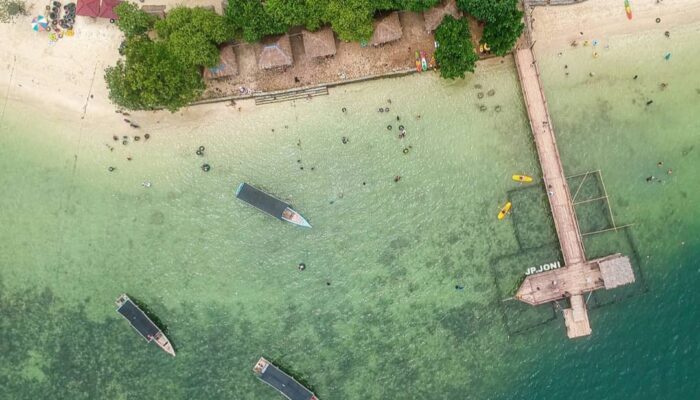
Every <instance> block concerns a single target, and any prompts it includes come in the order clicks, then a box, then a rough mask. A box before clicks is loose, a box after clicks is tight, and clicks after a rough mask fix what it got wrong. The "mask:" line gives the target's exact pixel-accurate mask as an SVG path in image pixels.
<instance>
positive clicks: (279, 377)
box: [253, 357, 318, 400]
mask: <svg viewBox="0 0 700 400" xmlns="http://www.w3.org/2000/svg"><path fill="white" fill-rule="evenodd" d="M253 372H254V373H255V376H257V377H258V379H260V380H261V381H263V382H265V383H267V384H268V385H270V386H272V387H273V388H275V389H277V390H278V391H279V392H280V393H281V394H282V395H283V396H284V397H286V398H288V399H289V400H318V397H316V395H315V394H314V393H313V392H312V391H310V390H309V389H307V388H306V387H304V385H302V384H301V383H299V382H297V381H296V380H294V378H292V377H291V376H289V375H287V374H285V373H284V372H283V371H282V370H280V369H279V368H277V367H276V366H274V365H273V364H272V363H271V362H269V361H267V360H266V359H265V358H263V357H260V359H259V360H258V362H257V363H256V364H255V367H253Z"/></svg>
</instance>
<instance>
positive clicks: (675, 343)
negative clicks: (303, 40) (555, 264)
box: [0, 29, 700, 399]
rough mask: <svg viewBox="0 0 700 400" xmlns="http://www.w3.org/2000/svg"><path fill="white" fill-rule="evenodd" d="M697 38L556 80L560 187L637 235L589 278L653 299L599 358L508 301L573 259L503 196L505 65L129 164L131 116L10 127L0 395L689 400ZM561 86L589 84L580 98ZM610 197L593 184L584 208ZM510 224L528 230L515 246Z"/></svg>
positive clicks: (2, 215) (601, 248)
mask: <svg viewBox="0 0 700 400" xmlns="http://www.w3.org/2000/svg"><path fill="white" fill-rule="evenodd" d="M650 35H651V34H650ZM683 35H686V36H683ZM693 37H695V38H696V37H697V31H693V30H692V29H688V30H687V31H685V32H679V33H675V32H674V45H675V46H677V47H676V48H674V50H673V52H674V57H673V58H672V61H671V62H663V59H661V60H660V61H659V62H658V63H657V62H644V63H642V62H640V63H634V64H633V65H631V63H630V61H629V60H630V59H631V57H630V54H633V53H634V54H636V53H637V52H639V51H645V52H648V53H649V54H647V55H645V56H648V57H649V58H648V59H650V60H651V59H654V58H653V57H654V54H653V52H654V49H655V48H656V51H657V52H658V51H659V50H658V49H659V48H662V47H663V46H665V43H664V42H662V41H661V40H662V39H663V40H665V38H663V37H662V36H661V38H654V37H649V38H645V40H644V41H643V43H645V46H646V47H645V48H644V49H643V50H640V49H639V45H636V43H638V41H640V40H641V38H619V39H617V40H616V41H614V42H611V46H610V49H609V51H608V52H606V53H604V54H602V56H601V57H599V58H597V59H595V63H597V64H594V63H593V62H594V61H592V60H593V59H592V58H591V57H590V54H588V53H586V51H588V50H585V49H579V50H576V51H566V52H564V53H563V55H562V56H561V57H558V56H557V55H556V54H550V55H543V59H542V61H541V62H540V64H541V68H542V71H543V80H544V84H545V91H546V94H547V96H548V100H549V102H550V106H551V112H552V115H553V119H554V124H555V126H556V127H557V132H558V135H559V143H560V146H561V152H562V156H563V158H564V164H565V169H566V171H567V173H569V174H571V175H575V174H579V173H583V172H586V171H589V170H600V171H601V175H602V177H603V179H604V182H605V187H606V189H607V192H608V193H609V195H610V206H611V208H612V210H613V213H614V218H615V222H616V224H617V225H626V224H634V225H632V226H631V227H629V228H624V229H622V230H619V231H617V232H615V231H613V232H609V233H602V234H595V235H590V236H587V239H586V243H585V244H586V251H587V255H588V256H589V257H595V256H597V255H606V254H610V253H612V252H617V251H622V252H624V253H625V254H629V255H631V256H632V257H633V261H634V262H635V268H636V269H637V271H638V277H639V279H638V281H637V283H635V284H634V285H632V286H630V287H626V288H620V289H618V290H616V291H615V292H611V293H601V294H596V295H595V296H594V297H592V298H591V299H590V302H589V305H591V308H592V310H591V313H590V314H591V324H592V327H593V335H592V336H591V337H589V338H585V339H581V340H577V341H570V340H568V339H566V335H565V328H564V326H563V321H562V319H561V316H560V314H559V313H557V312H556V311H555V310H554V309H553V308H552V307H549V306H545V307H538V308H531V307H528V306H525V305H521V304H519V303H515V302H514V301H508V300H507V298H508V297H510V295H511V294H512V289H513V288H515V287H516V286H517V283H518V280H519V279H520V278H521V277H522V275H523V273H524V272H525V270H526V269H527V268H528V267H531V266H537V265H539V264H542V263H544V262H550V261H553V260H556V259H557V258H559V252H558V249H557V245H556V236H555V235H554V232H553V228H552V222H551V219H550V218H549V216H548V213H547V205H546V194H544V192H543V190H542V188H541V187H540V186H539V185H532V186H529V187H526V186H519V185H517V184H515V183H514V182H512V181H511V179H510V175H511V174H513V173H516V172H525V173H531V174H532V175H534V176H538V167H537V162H536V155H535V151H534V148H533V145H532V142H531V139H530V133H529V128H528V125H527V120H526V116H525V110H524V106H523V104H522V100H521V96H520V92H519V87H518V85H517V80H516V75H515V71H514V67H513V65H512V62H511V61H510V60H506V61H505V63H503V64H499V63H495V64H493V65H481V66H480V69H479V71H478V72H477V74H476V75H475V76H473V77H471V78H470V79H469V80H467V81H464V82H455V83H446V82H442V81H440V80H439V79H438V78H437V77H435V76H432V75H420V76H411V77H405V78H400V79H389V80H382V81H374V82H367V83H363V84H357V85H352V86H345V87H340V88H337V89H334V90H331V93H330V96H326V97H319V98H314V99H312V100H310V101H301V102H296V103H280V104H275V105H270V106H260V107H254V106H252V105H251V104H247V103H243V104H242V105H241V107H242V109H241V111H237V110H236V109H235V108H227V107H225V106H220V107H219V108H216V107H214V108H212V109H203V110H204V111H197V112H196V113H195V112H186V113H185V114H184V115H172V116H167V117H163V118H162V119H163V121H161V123H156V121H155V120H154V119H155V118H154V117H151V118H146V117H144V122H143V123H142V126H143V128H142V131H140V134H143V133H144V132H149V133H150V134H151V139H150V140H148V141H145V140H143V139H141V140H140V141H139V142H134V141H133V140H132V141H130V142H129V143H128V144H127V145H121V144H120V143H119V142H114V141H112V135H114V134H116V135H118V136H121V135H123V134H127V135H130V136H133V135H134V131H132V130H129V128H128V127H123V126H122V123H120V118H121V117H120V116H118V115H116V114H115V115H114V116H110V117H109V118H113V119H114V122H108V123H105V124H102V125H99V127H98V128H92V126H98V125H97V124H98V122H97V121H96V119H97V118H95V120H91V118H90V117H88V119H87V121H86V122H85V123H84V124H83V123H81V122H80V121H79V120H78V118H79V117H75V118H74V117H72V116H71V115H67V116H64V117H62V118H52V119H49V118H46V119H43V120H38V119H37V118H35V116H36V113H37V110H36V109H32V108H31V107H29V106H27V105H23V104H18V103H13V102H11V103H10V104H9V105H8V109H7V112H6V114H5V118H4V120H3V121H2V125H1V126H0V134H1V135H0V168H1V169H2V171H3V174H1V175H0V184H2V186H3V187H4V188H6V189H5V190H4V191H3V194H2V195H1V196H0V210H1V211H0V224H1V225H2V227H3V229H2V230H0V246H1V247H0V250H1V251H0V265H2V270H1V272H0V278H1V285H0V315H1V317H0V326H1V327H2V330H1V331H2V339H3V340H1V341H0V371H1V372H0V387H2V388H3V393H9V394H10V397H9V398H13V399H15V398H16V399H23V398H61V399H63V398H65V399H68V398H70V399H81V398H85V399H95V398H183V399H185V398H186V399H199V398H201V399H212V398H227V399H230V398H234V399H274V398H278V395H277V394H276V393H274V391H272V389H270V388H269V387H267V386H266V385H264V384H262V383H260V382H259V381H257V380H256V379H255V378H254V377H253V375H252V371H251V369H252V366H253V364H254V362H255V361H256V360H257V358H258V357H260V356H261V355H264V356H265V357H267V358H268V359H271V360H273V361H274V362H276V363H278V364H279V365H281V366H282V367H283V368H285V369H286V370H287V371H289V372H290V373H292V374H293V375H294V376H295V377H297V378H299V379H300V380H301V381H303V382H305V383H307V384H308V385H310V387H311V388H312V389H313V390H314V391H315V392H316V393H317V394H318V395H319V397H320V398H322V399H357V398H367V399H403V398H417V399H421V398H436V397H437V398H449V399H469V398H471V399H485V398H502V399H519V398H552V399H555V398H562V397H565V396H567V397H575V398H607V399H617V398H620V399H622V398H625V399H626V398H629V397H634V398H649V399H656V398H692V397H693V396H694V395H695V394H696V393H698V391H700V388H699V387H698V382H700V379H698V375H697V374H698V373H697V368H694V362H695V360H696V359H697V357H698V355H699V354H698V353H699V351H698V350H699V349H698V341H697V338H696V337H695V336H694V335H693V333H694V330H693V328H695V327H696V326H697V325H698V321H699V320H700V318H699V316H698V311H697V307H696V304H697V301H698V295H697V292H696V291H695V290H694V289H695V286H696V283H697V281H698V274H699V273H700V270H698V264H697V261H696V260H697V259H698V248H700V246H699V245H700V243H698V232H700V222H698V221H700V219H699V218H698V217H699V215H698V210H697V208H696V207H695V208H693V207H692V204H694V202H696V201H697V199H698V197H699V196H700V184H698V181H697V179H694V178H693V173H692V172H693V167H696V166H697V165H698V163H699V161H700V160H699V157H700V156H699V155H698V154H700V147H697V148H696V146H700V143H698V131H699V130H700V129H698V128H700V126H699V125H698V119H697V118H695V117H694V116H695V115H697V111H699V110H698V104H700V102H699V101H698V100H700V94H698V93H696V91H695V89H694V88H695V87H697V88H700V81H698V79H700V78H698V77H697V76H693V75H692V74H690V71H694V70H698V67H700V59H699V58H697V54H700V51H698V50H700V48H699V47H700V45H698V44H697V43H700V42H698V41H697V40H696V41H695V42H696V43H693V41H692V40H690V39H692V38H693ZM635 57H636V55H635ZM661 58H662V57H661ZM562 63H571V65H577V66H579V67H577V68H579V69H580V70H577V71H576V72H575V73H574V71H573V69H574V68H573V67H571V66H570V67H569V68H570V69H572V71H571V73H570V75H569V76H568V77H567V76H566V75H564V74H563V72H562V71H563V69H562V68H563V66H562V65H561V64H562ZM589 63H590V66H589V65H588V64H589ZM592 68H595V70H594V71H595V72H596V75H595V77H594V78H591V77H590V76H589V75H588V72H591V71H589V69H592ZM662 68H664V69H663V70H662ZM659 71H663V74H660V72H659ZM635 74H638V75H639V76H640V77H639V79H638V80H636V81H635V80H632V79H631V77H630V75H632V76H633V75H635ZM662 75H663V76H662ZM652 77H654V78H652ZM657 77H658V79H656V78H657ZM657 80H660V81H662V82H667V83H668V84H669V85H668V87H667V88H666V89H665V90H664V91H660V90H659V88H658V84H659V83H660V82H657ZM477 85H480V87H476V86H477ZM490 89H494V90H495V94H494V95H493V96H489V95H488V91H489V90H490ZM480 92H482V93H484V96H483V98H481V99H479V93H480ZM647 97H653V99H654V103H653V104H652V106H653V107H647V106H645V105H644V103H643V101H642V100H644V99H646V98H647ZM389 100H391V102H390V103H389ZM632 100H636V103H632ZM480 105H485V106H486V107H487V109H486V111H480ZM497 105H498V106H500V107H499V110H500V111H496V106H497ZM343 107H345V108H346V109H347V112H345V113H343V112H342V111H341V109H342V108H343ZM379 107H382V108H384V107H388V108H390V111H389V112H384V113H379V112H378V111H377V109H378V108H379ZM397 116H399V117H400V119H401V120H400V121H396V117H397ZM108 121H109V120H108ZM91 124H94V125H91ZM399 124H401V125H404V126H405V127H406V130H407V132H408V133H407V136H406V137H405V138H403V139H399V138H398V137H397V134H398V125H399ZM387 125H391V126H392V129H391V130H388V129H387ZM273 130H274V131H273ZM660 131H663V134H660V133H659V132H660ZM343 137H346V138H347V143H345V144H344V143H343V140H342V138H343ZM199 145H204V146H206V151H205V156H204V157H201V158H200V157H198V156H197V155H195V154H194V153H195V150H196V148H197V147H198V146H199ZM108 146H112V147H113V150H112V151H110V150H109V147H108ZM404 149H408V154H404V153H403V151H404ZM127 157H132V158H133V159H132V161H127V159H126V158H127ZM661 160H663V161H664V169H665V168H667V167H668V168H673V171H674V172H673V174H672V175H665V174H664V172H665V171H664V170H662V169H659V167H657V166H656V163H657V162H658V161H661ZM204 162H207V163H209V164H211V166H212V170H211V171H210V172H208V173H204V172H202V171H201V169H200V165H201V164H202V163H204ZM108 166H114V167H116V170H115V171H114V172H111V173H110V172H109V171H108V170H107V167H108ZM302 167H303V169H301V168H302ZM651 174H654V175H657V176H658V177H659V178H660V179H661V181H662V183H660V184H658V183H647V182H646V181H645V179H644V178H645V177H646V176H648V175H651ZM397 175H398V176H401V180H400V181H399V182H394V177H395V176H397ZM144 181H150V182H152V184H153V185H152V187H150V188H144V187H143V186H142V185H141V183H142V182H144ZM241 181H247V182H250V183H252V184H255V185H258V186H260V187H262V188H265V189H266V190H268V191H270V192H271V193H273V194H275V195H277V196H279V197H281V198H283V199H286V200H289V201H290V202H291V203H292V204H293V205H294V207H295V208H296V209H297V210H298V211H300V212H301V213H302V214H303V215H304V216H305V217H306V218H307V219H308V220H309V221H310V223H311V224H312V225H313V226H314V228H313V229H311V230H303V229H299V228H296V227H293V226H291V225H288V224H283V223H281V222H278V221H276V220H274V219H272V218H269V217H267V216H265V215H262V214H260V213H258V212H256V211H255V210H253V209H252V208H250V207H247V206H245V205H244V204H242V203H241V202H239V201H237V200H235V198H234V196H233V191H234V189H235V187H236V185H237V184H238V183H239V182H241ZM572 183H574V184H576V185H578V184H579V183H580V181H576V180H575V179H574V180H572ZM573 186H574V185H573V184H572V187H573ZM577 187H578V186H577ZM601 187H602V185H600V183H599V181H598V180H597V179H587V181H585V182H584V183H583V184H581V190H580V194H579V196H581V197H578V198H580V199H592V198H595V197H596V196H597V194H599V192H600V190H601ZM506 200H511V201H513V204H514V211H513V213H512V214H511V215H510V216H509V218H508V219H506V220H505V221H502V222H499V221H498V220H497V219H496V214H497V213H498V210H499V208H500V206H501V205H502V204H503V203H504V202H505V201H506ZM585 204H590V205H581V206H577V213H578V214H579V218H580V219H581V225H582V229H584V230H585V231H586V232H590V231H592V230H600V229H604V228H606V227H607V225H608V224H609V223H610V222H611V221H610V220H609V219H608V218H609V217H607V216H606V214H605V212H606V211H607V208H605V207H604V203H596V202H590V203H585ZM601 204H603V205H601ZM300 262H304V263H305V264H306V266H307V268H306V270H305V271H304V272H300V271H299V270H298V269H297V264H298V263H300ZM455 285H462V286H464V287H465V289H464V290H463V291H460V290H455ZM123 292H127V293H129V294H130V295H131V296H132V297H134V298H136V299H138V300H139V301H141V302H143V303H145V304H146V305H147V306H148V309H149V310H150V311H151V312H152V313H153V315H155V316H157V318H158V319H159V320H160V323H161V324H162V325H163V326H165V327H166V328H167V334H168V336H169V337H170V338H171V340H172V342H173V343H174V345H175V348H176V351H177V352H178V356H177V357H176V358H174V359H173V358H170V357H167V356H166V355H165V354H164V353H162V352H161V351H160V350H158V349H157V348H156V347H155V346H153V345H147V344H146V343H145V342H144V341H143V340H141V339H139V338H138V336H137V335H136V334H135V333H134V332H133V331H132V329H131V328H129V327H128V324H127V323H126V322H125V321H123V320H122V319H121V317H119V316H118V314H117V313H116V312H114V306H113V301H114V299H115V298H116V297H117V296H118V295H119V294H121V293H123Z"/></svg>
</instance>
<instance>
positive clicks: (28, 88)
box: [0, 0, 700, 123]
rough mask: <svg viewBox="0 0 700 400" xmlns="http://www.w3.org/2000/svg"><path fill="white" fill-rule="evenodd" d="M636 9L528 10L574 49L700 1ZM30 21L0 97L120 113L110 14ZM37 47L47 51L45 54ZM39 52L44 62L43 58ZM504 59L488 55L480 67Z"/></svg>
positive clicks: (4, 47)
mask: <svg viewBox="0 0 700 400" xmlns="http://www.w3.org/2000/svg"><path fill="white" fill-rule="evenodd" d="M43 4H44V3H43V2H42V1H38V0H31V1H30V2H28V5H29V6H30V10H36V9H40V8H41V7H40V6H41V5H43ZM30 12H31V11H30ZM633 14H634V17H633V19H632V20H627V18H626V17H625V14H624V8H623V7H622V6H618V5H617V4H616V5H611V4H610V2H608V1H606V0H588V1H585V2H581V3H577V4H575V5H564V6H561V5H558V6H535V7H532V8H531V9H530V10H529V11H528V13H527V14H526V17H527V16H528V15H531V18H530V21H526V22H527V23H528V24H530V25H531V27H532V30H531V34H532V40H533V42H534V43H535V51H536V52H542V51H544V52H554V51H560V50H562V49H565V48H568V47H569V45H570V43H571V41H572V40H578V41H580V42H582V41H585V40H593V39H605V38H606V37H608V36H614V35H622V34H633V33H635V32H641V31H648V30H653V29H660V30H661V29H663V30H669V29H672V28H673V27H678V26H681V25H686V24H690V23H692V22H695V21H698V20H700V3H698V2H693V1H692V0H678V1H677V2H675V3H673V4H656V3H655V0H646V1H641V0H640V1H637V2H635V3H634V4H633ZM581 16H583V17H581ZM656 18H661V23H658V24H657V23H656ZM30 21H31V14H30V15H29V16H26V17H22V18H19V19H18V20H17V21H16V22H15V23H13V24H2V25H0V35H2V36H3V37H5V38H7V39H8V40H5V41H3V42H2V43H0V52H3V53H4V54H7V55H8V57H7V58H6V60H7V62H6V64H5V65H4V66H3V67H4V68H3V69H4V72H3V73H2V75H0V96H2V97H3V99H2V101H3V103H5V104H6V105H5V106H4V107H7V103H11V102H19V103H28V102H29V103H33V104H34V105H35V106H36V108H40V109H41V110H42V112H44V113H48V114H51V113H57V114H60V115H62V116H63V117H66V116H69V115H71V116H76V117H77V118H78V119H79V120H83V119H86V118H87V119H93V118H100V117H104V116H106V115H114V110H115V109H116V107H115V106H114V105H113V104H112V103H111V102H110V101H109V98H108V91H107V86H106V84H105V82H104V80H103V79H102V75H103V71H104V69H105V68H106V67H107V66H109V65H113V64H114V63H115V62H116V60H117V59H118V58H119V54H118V52H117V47H118V46H119V43H120V42H121V41H122V35H121V32H120V31H119V30H118V29H117V27H116V26H114V25H112V24H110V23H109V22H108V21H106V20H94V19H90V18H83V17H78V20H77V24H76V35H75V37H73V38H65V39H62V40H60V41H59V42H57V43H56V44H54V45H49V44H48V43H47V42H48V39H47V38H46V37H45V36H43V35H41V34H37V33H36V32H33V31H32V30H31V29H29V22H30ZM541 27H545V28H541ZM580 32H583V35H581V34H580ZM37 52H40V54H38V55H37ZM37 58H40V60H41V61H42V62H37ZM497 59H498V57H494V58H487V59H483V60H480V61H479V62H478V64H479V66H478V67H477V68H479V67H481V66H483V65H484V64H486V65H488V64H489V63H490V62H492V61H490V60H497ZM410 72H411V69H410V68H407V69H404V70H401V71H395V72H390V73H388V74H379V75H368V76H363V77H358V78H355V79H351V80H339V81H334V82H328V83H324V84H320V85H310V86H307V87H305V88H307V89H308V88H311V87H318V86H326V87H334V86H341V85H346V84H351V83H355V82H362V81H368V80H374V79H381V78H385V77H388V78H391V77H396V76H401V75H405V74H408V73H410ZM299 89H300V88H293V89H289V90H282V91H275V92H263V93H260V94H251V95H243V96H235V95H234V96H227V97H223V98H217V99H202V100H199V101H197V102H195V103H193V104H192V105H202V104H215V103H221V102H227V101H231V100H245V99H252V98H254V97H255V96H257V95H261V94H277V93H285V92H288V91H298V90H299ZM187 108H189V107H186V108H184V109H183V110H181V111H178V114H182V113H184V112H186V110H187ZM164 113H168V114H169V112H168V111H136V112H133V113H132V115H135V116H136V117H137V118H141V119H152V118H153V116H156V117H157V119H161V117H162V116H165V115H167V114H164ZM1 122H2V121H0V123H1Z"/></svg>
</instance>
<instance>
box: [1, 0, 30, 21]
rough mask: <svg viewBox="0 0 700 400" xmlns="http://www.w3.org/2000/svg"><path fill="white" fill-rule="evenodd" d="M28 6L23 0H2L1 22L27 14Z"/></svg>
mask: <svg viewBox="0 0 700 400" xmlns="http://www.w3.org/2000/svg"><path fill="white" fill-rule="evenodd" d="M27 13H28V12H27V6H26V4H24V1H22V0H0V22H1V23H8V22H13V21H14V20H15V18H16V17H19V16H21V15H27Z"/></svg>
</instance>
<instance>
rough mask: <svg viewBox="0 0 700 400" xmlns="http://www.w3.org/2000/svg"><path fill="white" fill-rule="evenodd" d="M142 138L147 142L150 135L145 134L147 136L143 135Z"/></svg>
mask: <svg viewBox="0 0 700 400" xmlns="http://www.w3.org/2000/svg"><path fill="white" fill-rule="evenodd" d="M143 138H144V139H146V140H148V139H150V138H151V135H150V134H148V133H147V134H145V135H143Z"/></svg>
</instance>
